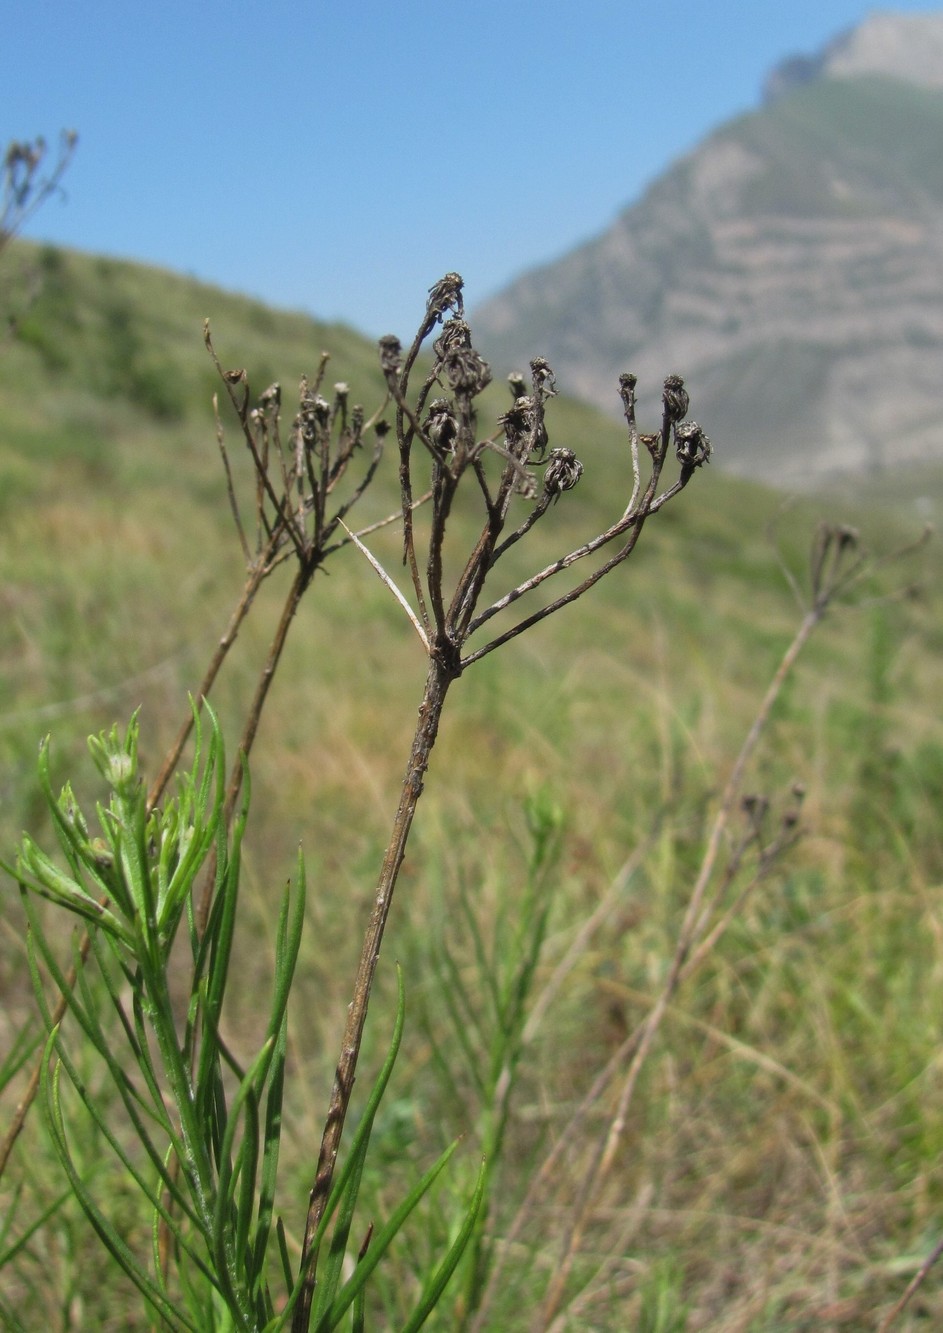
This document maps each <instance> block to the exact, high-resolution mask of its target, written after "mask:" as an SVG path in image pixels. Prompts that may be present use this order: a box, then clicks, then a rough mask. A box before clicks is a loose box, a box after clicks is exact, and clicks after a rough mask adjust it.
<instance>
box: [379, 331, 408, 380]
mask: <svg viewBox="0 0 943 1333" xmlns="http://www.w3.org/2000/svg"><path fill="white" fill-rule="evenodd" d="M377 346H378V347H379V349H380V368H381V369H382V371H383V373H384V375H398V374H399V368H400V356H401V354H402V351H403V347H402V344H401V343H400V340H399V338H397V336H396V334H395V333H384V335H383V337H382V338H381V339H380V340H379V342H378V344H377Z"/></svg>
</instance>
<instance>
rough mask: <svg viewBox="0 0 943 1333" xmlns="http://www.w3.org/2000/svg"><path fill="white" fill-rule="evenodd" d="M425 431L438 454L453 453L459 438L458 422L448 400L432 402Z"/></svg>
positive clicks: (424, 423) (441, 399) (425, 423)
mask: <svg viewBox="0 0 943 1333" xmlns="http://www.w3.org/2000/svg"><path fill="white" fill-rule="evenodd" d="M423 430H424V431H425V432H426V437H427V438H428V440H429V443H430V444H431V445H432V447H433V448H434V449H435V450H436V452H437V453H439V454H442V455H446V454H450V453H451V452H452V450H453V449H454V448H455V440H456V437H457V436H458V422H457V421H456V419H455V413H454V412H453V411H452V404H451V403H450V402H449V400H448V399H447V398H434V399H433V400H432V402H431V403H430V404H429V415H428V416H427V417H426V419H425V421H424V422H423Z"/></svg>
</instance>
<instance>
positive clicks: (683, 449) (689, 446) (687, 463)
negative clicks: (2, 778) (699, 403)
mask: <svg viewBox="0 0 943 1333" xmlns="http://www.w3.org/2000/svg"><path fill="white" fill-rule="evenodd" d="M685 396H687V395H685ZM675 454H676V455H677V458H678V462H679V463H680V464H681V466H682V467H700V466H701V464H702V463H707V462H709V461H710V456H711V442H710V440H709V439H708V438H707V436H706V435H705V434H704V432H703V431H702V430H701V428H700V426H699V425H698V424H697V422H696V421H679V422H678V424H677V425H676V426H675Z"/></svg>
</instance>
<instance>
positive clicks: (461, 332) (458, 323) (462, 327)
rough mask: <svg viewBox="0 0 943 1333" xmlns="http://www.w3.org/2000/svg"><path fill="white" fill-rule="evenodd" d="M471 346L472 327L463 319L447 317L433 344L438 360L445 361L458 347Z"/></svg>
mask: <svg viewBox="0 0 943 1333" xmlns="http://www.w3.org/2000/svg"><path fill="white" fill-rule="evenodd" d="M462 347H471V329H470V328H469V327H468V325H467V324H466V323H465V321H464V320H463V319H447V320H446V321H445V323H444V324H443V325H442V332H441V333H440V334H439V336H438V338H436V340H435V342H434V343H433V344H432V350H433V351H434V352H435V355H436V360H437V361H444V360H445V358H446V357H447V356H448V354H449V352H454V351H455V349H456V348H462Z"/></svg>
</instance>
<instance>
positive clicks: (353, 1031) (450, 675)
mask: <svg viewBox="0 0 943 1333" xmlns="http://www.w3.org/2000/svg"><path fill="white" fill-rule="evenodd" d="M455 677H456V671H455V669H454V667H452V666H450V665H449V663H448V662H447V661H444V660H443V658H442V655H441V654H439V653H435V652H434V653H433V655H432V656H431V658H430V662H429V673H428V675H427V677H426V684H425V689H424V691H423V696H422V703H421V704H420V706H419V720H418V722H417V725H416V733H415V736H414V737H413V743H412V749H411V751H410V755H409V763H408V764H407V766H406V773H405V775H404V777H403V787H402V791H401V794H400V800H399V806H398V808H397V811H396V817H395V819H394V821H393V828H392V832H391V834H390V841H389V844H388V846H387V849H386V854H385V856H384V858H383V865H382V868H381V870H380V877H379V881H378V883H377V889H376V895H375V898H374V903H373V911H372V913H371V915H370V921H369V923H368V925H367V929H366V933H365V934H364V940H363V948H362V951H361V956H360V963H359V966H358V968H357V976H356V979H355V982H354V986H353V991H352V999H351V1002H350V1005H349V1006H348V1009H347V1023H346V1026H345V1028H344V1036H343V1041H342V1043H341V1054H340V1059H339V1060H338V1062H337V1070H336V1072H335V1075H334V1083H333V1087H332V1089H331V1100H330V1105H329V1107H328V1113H327V1118H326V1121H325V1126H324V1134H323V1137H322V1140H321V1151H320V1154H319V1157H318V1169H317V1175H316V1177H315V1181H314V1186H313V1188H312V1190H311V1195H310V1198H309V1201H308V1217H307V1222H306V1226H305V1238H304V1246H303V1249H302V1256H301V1271H302V1272H303V1273H304V1274H305V1280H304V1285H303V1287H302V1291H301V1294H300V1296H299V1298H298V1302H297V1304H296V1306H295V1311H294V1315H293V1321H292V1331H293V1333H306V1330H307V1328H308V1322H309V1318H310V1311H311V1301H312V1297H313V1295H314V1286H315V1268H316V1264H317V1251H316V1249H315V1248H314V1245H315V1234H316V1232H317V1230H318V1226H319V1224H320V1222H321V1219H322V1217H323V1216H324V1210H325V1208H326V1206H327V1201H328V1196H329V1195H330V1192H331V1183H332V1181H333V1178H334V1168H335V1165H336V1162H337V1153H338V1149H339V1147H340V1142H341V1137H342V1135H343V1132H344V1121H345V1119H346V1117H347V1111H348V1108H349V1106H350V1098H351V1093H352V1092H353V1086H354V1077H355V1074H356V1070H357V1058H358V1056H359V1053H360V1042H361V1037H362V1035H363V1029H364V1024H365V1023H366V1020H367V1009H368V1007H369V1003H370V991H371V988H372V986H373V978H374V975H375V973H376V969H377V963H378V962H379V958H380V945H381V942H382V940H383V932H384V930H385V928H386V922H387V918H388V917H389V913H390V907H391V905H392V901H393V890H394V888H395V886H396V880H397V876H398V875H399V871H400V867H401V866H402V864H403V856H404V854H405V851H406V840H407V838H408V837H409V831H410V828H411V827H412V822H413V816H414V815H415V813H416V806H417V804H418V802H419V797H420V796H421V795H422V789H423V782H424V779H425V775H426V770H427V768H428V767H429V756H430V754H431V753H432V747H433V745H434V744H435V740H436V736H437V734H438V730H439V721H440V718H441V716H442V709H443V707H444V705H445V699H446V695H447V693H448V689H449V686H450V685H451V683H452V681H453V680H454V679H455Z"/></svg>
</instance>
